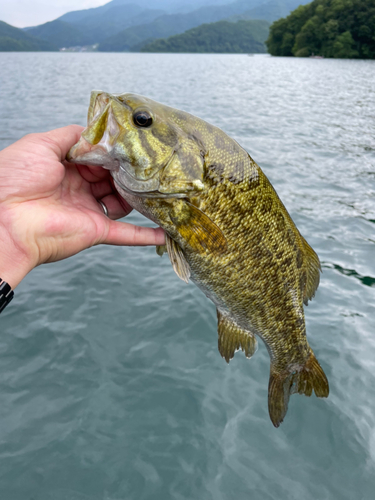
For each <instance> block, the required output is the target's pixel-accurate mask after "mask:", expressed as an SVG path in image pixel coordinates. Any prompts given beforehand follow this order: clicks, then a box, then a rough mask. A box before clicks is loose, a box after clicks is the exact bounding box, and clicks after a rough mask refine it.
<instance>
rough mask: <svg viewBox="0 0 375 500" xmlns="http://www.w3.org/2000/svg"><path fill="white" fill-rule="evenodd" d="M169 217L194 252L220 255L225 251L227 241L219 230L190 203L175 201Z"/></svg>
mask: <svg viewBox="0 0 375 500" xmlns="http://www.w3.org/2000/svg"><path fill="white" fill-rule="evenodd" d="M170 217H171V220H172V222H173V223H174V224H175V226H176V229H177V231H178V232H179V233H180V235H181V236H182V237H183V238H184V240H186V242H187V244H188V245H189V246H190V247H192V248H193V249H194V250H195V251H197V252H199V253H202V252H205V251H206V250H209V251H210V252H213V253H220V252H223V251H224V250H226V248H227V240H226V238H225V236H224V234H223V233H222V231H221V229H220V228H219V227H218V226H217V225H216V224H215V223H214V222H212V220H211V219H210V218H209V217H207V215H206V214H204V213H203V212H202V211H201V210H199V208H197V207H196V206H194V205H192V204H191V203H189V202H187V201H184V200H178V201H176V202H175V204H174V205H173V208H172V210H171V212H170Z"/></svg>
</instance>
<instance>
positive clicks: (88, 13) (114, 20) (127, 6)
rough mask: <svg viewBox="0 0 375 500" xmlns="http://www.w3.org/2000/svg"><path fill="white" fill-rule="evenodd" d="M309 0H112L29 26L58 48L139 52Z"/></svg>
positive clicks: (29, 31)
mask: <svg viewBox="0 0 375 500" xmlns="http://www.w3.org/2000/svg"><path fill="white" fill-rule="evenodd" d="M304 2H306V0H234V1H230V0H153V1H152V2H151V1H150V0H112V1H111V2H109V3H107V4H105V5H102V6H100V7H96V8H92V9H85V10H78V11H73V12H68V13H66V14H64V15H63V16H61V17H59V18H58V19H56V20H54V21H51V22H48V23H44V24H42V25H40V26H34V27H29V28H25V29H24V31H25V32H26V33H27V34H28V35H31V36H34V37H36V38H38V39H40V40H44V41H46V42H49V43H50V44H51V45H53V46H56V47H58V48H64V47H65V48H69V47H76V46H79V47H82V46H89V45H91V46H93V45H97V44H99V48H98V50H101V51H116V52H120V51H137V50H140V49H141V48H142V47H143V46H144V45H145V44H147V43H149V42H152V41H154V40H156V39H159V38H167V37H170V36H172V35H177V34H181V33H184V32H185V31H187V30H189V29H191V28H195V27H197V26H199V25H202V24H207V23H214V22H217V21H221V20H225V19H228V18H230V20H231V21H237V20H239V19H265V20H270V21H273V20H274V19H276V18H278V17H279V16H281V15H284V16H285V15H286V14H287V13H288V12H289V11H290V10H291V9H293V8H294V7H295V6H296V5H298V4H300V3H304Z"/></svg>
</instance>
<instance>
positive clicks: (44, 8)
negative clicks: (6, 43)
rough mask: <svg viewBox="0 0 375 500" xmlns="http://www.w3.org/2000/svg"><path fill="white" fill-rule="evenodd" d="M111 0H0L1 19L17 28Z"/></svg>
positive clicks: (34, 24) (40, 22) (51, 19)
mask: <svg viewBox="0 0 375 500" xmlns="http://www.w3.org/2000/svg"><path fill="white" fill-rule="evenodd" d="M108 2H109V0H52V1H51V0H44V1H43V0H0V21H5V22H6V23H8V24H11V25H12V26H16V27H17V28H24V27H25V26H36V25H38V24H43V23H46V22H47V21H53V20H54V19H56V18H57V17H59V16H62V15H63V14H65V13H66V12H69V11H71V10H81V9H89V8H90V7H98V6H99V5H104V4H105V3H108Z"/></svg>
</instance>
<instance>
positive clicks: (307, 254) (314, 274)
mask: <svg viewBox="0 0 375 500" xmlns="http://www.w3.org/2000/svg"><path fill="white" fill-rule="evenodd" d="M301 238H302V244H303V260H304V265H303V268H304V269H305V272H306V285H305V289H304V293H303V302H304V304H305V305H306V306H307V303H308V301H309V300H311V299H312V298H313V297H314V295H315V292H316V289H317V288H318V286H319V281H320V271H321V266H320V261H319V257H318V256H317V254H316V253H315V251H314V250H313V249H312V248H311V246H310V245H309V244H308V243H307V241H306V240H305V238H303V237H301Z"/></svg>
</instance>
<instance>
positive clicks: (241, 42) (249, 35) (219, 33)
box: [142, 20, 269, 54]
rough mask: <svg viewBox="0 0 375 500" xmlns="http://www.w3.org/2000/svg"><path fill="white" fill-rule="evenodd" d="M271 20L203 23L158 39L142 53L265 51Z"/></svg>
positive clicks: (145, 47) (146, 46) (143, 49)
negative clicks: (178, 33) (180, 32)
mask: <svg viewBox="0 0 375 500" xmlns="http://www.w3.org/2000/svg"><path fill="white" fill-rule="evenodd" d="M268 28H269V23H268V22H267V21H261V20H251V21H237V22H236V23H234V22H228V21H218V22H216V23H211V24H202V25H200V26H198V27H196V28H193V29H191V30H188V31H186V32H185V33H182V34H181V35H175V36H171V37H170V38H167V39H161V40H156V41H155V42H151V43H149V44H147V45H145V46H144V47H143V48H142V52H190V53H194V52H200V53H202V52H205V53H232V54H233V53H245V54H246V53H262V52H266V47H265V45H264V41H265V39H266V38H267V36H268Z"/></svg>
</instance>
